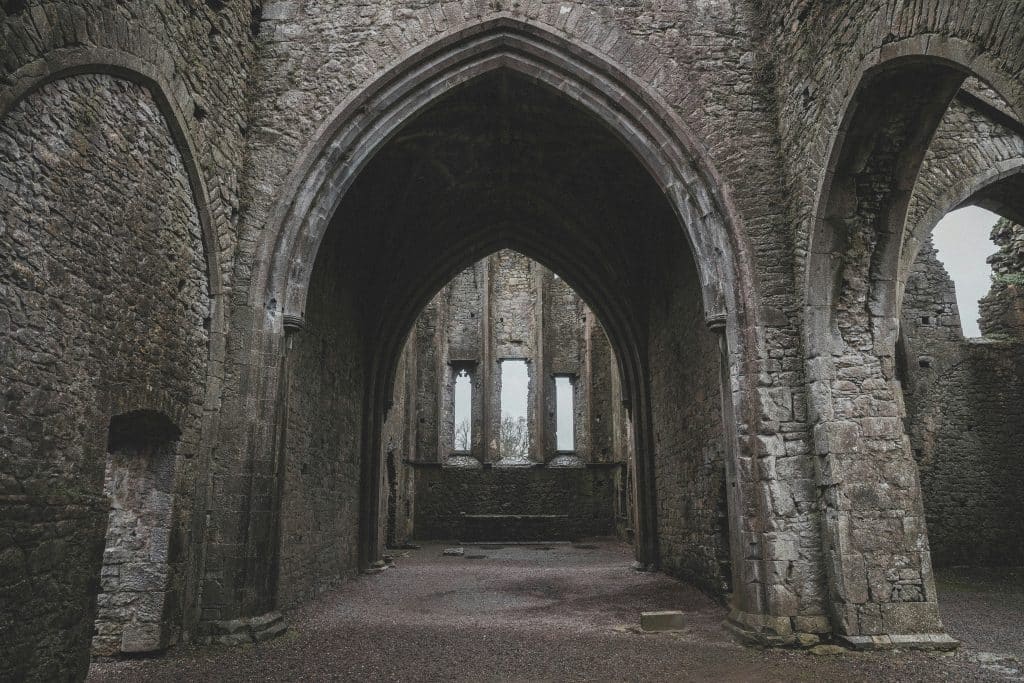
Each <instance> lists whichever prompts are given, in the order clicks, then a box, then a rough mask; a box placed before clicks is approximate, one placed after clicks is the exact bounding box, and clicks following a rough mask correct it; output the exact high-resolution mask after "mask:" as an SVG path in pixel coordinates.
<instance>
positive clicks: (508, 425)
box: [498, 360, 530, 463]
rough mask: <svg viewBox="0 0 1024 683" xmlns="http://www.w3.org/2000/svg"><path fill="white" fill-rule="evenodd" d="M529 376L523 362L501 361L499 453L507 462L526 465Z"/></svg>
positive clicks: (528, 443)
mask: <svg viewBox="0 0 1024 683" xmlns="http://www.w3.org/2000/svg"><path fill="white" fill-rule="evenodd" d="M529 392H530V374H529V371H528V369H527V367H526V361H525V360H503V361H501V429H500V432H499V443H498V450H499V454H500V455H501V458H502V460H504V461H506V462H518V463H526V462H528V461H529V453H530V429H529V425H528V423H527V403H528V396H529Z"/></svg>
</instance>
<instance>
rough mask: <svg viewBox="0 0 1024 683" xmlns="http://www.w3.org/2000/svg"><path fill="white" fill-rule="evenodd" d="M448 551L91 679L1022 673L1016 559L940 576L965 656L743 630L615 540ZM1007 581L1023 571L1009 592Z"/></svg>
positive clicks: (401, 558) (993, 676)
mask: <svg viewBox="0 0 1024 683" xmlns="http://www.w3.org/2000/svg"><path fill="white" fill-rule="evenodd" d="M442 549H443V546H440V545H425V546H424V547H423V548H422V549H420V550H415V551H407V552H405V553H397V557H396V563H395V567H394V568H392V569H389V570H387V571H385V572H384V573H382V574H378V575H373V576H363V577H360V578H359V579H358V580H355V581H352V582H350V583H348V584H346V585H344V586H343V587H342V588H340V589H338V590H336V591H333V592H330V593H327V594H325V595H323V596H322V597H321V598H320V599H318V600H316V601H314V603H313V604H311V605H309V606H307V607H305V608H303V609H301V610H298V611H296V612H293V613H291V614H289V615H288V621H289V624H290V625H291V628H290V630H289V632H288V633H287V634H286V635H284V636H283V637H281V638H279V639H277V640H275V641H272V642H269V643H263V644H260V645H254V646H248V647H241V648H234V649H222V648H215V647H205V648H192V647H178V648H174V649H172V650H171V651H169V652H168V653H167V654H166V655H165V656H163V657H161V658H158V659H135V660H124V661H108V662H100V663H96V664H94V665H93V667H92V669H91V670H90V677H89V680H91V681H115V680H116V681H146V682H147V683H155V682H157V681H182V680H191V681H264V680H273V681H319V680H370V681H376V680H403V681H439V680H466V681H496V680H551V681H553V680H601V681H607V680H621V681H706V680H718V681H815V682H822V681H838V680H842V681H950V680H964V681H968V680H970V681H976V680H1024V675H1022V671H1021V666H1020V664H1019V662H1018V661H1017V660H1016V659H1013V658H1010V657H1009V655H1014V654H1015V655H1016V656H1017V657H1019V658H1021V659H1024V652H1022V651H1021V650H1022V642H1024V637H1022V628H1024V624H1022V622H1024V602H1022V601H1024V588H1022V586H1021V585H1020V581H1019V579H1020V577H1021V572H1020V571H1017V572H1016V573H1013V572H1002V573H998V572H989V573H987V574H985V575H984V576H983V577H980V578H983V579H984V581H979V576H978V575H974V574H971V573H970V572H966V571H960V572H959V573H956V574H955V575H954V574H952V573H951V574H950V578H949V579H948V580H946V581H944V582H943V583H942V585H941V587H940V591H941V595H942V598H943V605H944V607H943V614H944V618H945V619H946V620H947V623H948V626H949V631H950V633H952V634H953V635H954V636H956V637H960V638H962V639H963V640H964V643H965V645H964V647H963V648H961V650H960V651H958V652H956V653H954V654H939V653H928V652H888V653H846V654H840V655H814V654H810V653H808V652H803V651H793V650H756V649H751V648H746V647H742V646H740V645H738V644H736V643H734V642H732V641H731V640H730V639H729V638H728V636H726V634H725V632H724V631H723V630H722V628H721V627H720V623H721V621H722V619H723V617H724V616H725V612H724V610H723V608H722V607H721V606H719V605H717V604H715V603H714V602H713V601H711V600H709V599H708V598H707V597H706V596H704V595H703V594H701V593H700V592H699V591H697V590H695V589H694V588H692V587H690V586H687V585H686V584H682V583H679V582H677V581H674V580H673V579H671V578H668V577H666V576H664V575H661V574H645V573H638V572H634V571H632V570H631V569H630V568H629V564H630V560H631V558H630V556H629V550H628V549H627V548H626V547H624V546H622V545H619V544H615V543H609V542H600V543H593V544H585V545H580V546H571V545H567V544H566V545H562V544H554V545H549V546H504V547H499V546H486V547H479V546H467V547H466V555H465V556H463V557H442V555H441V552H442ZM1007 581H1011V582H1016V584H1012V585H1011V587H1010V589H1009V590H1007V583H1006V582H1007ZM1014 591H1015V592H1014ZM1008 595H1009V597H1008ZM654 609H681V610H684V611H685V612H686V615H687V622H688V624H689V626H688V628H687V629H686V630H685V631H682V632H679V633H673V634H642V633H638V632H636V630H635V627H636V625H637V622H638V619H639V612H640V611H644V610H654Z"/></svg>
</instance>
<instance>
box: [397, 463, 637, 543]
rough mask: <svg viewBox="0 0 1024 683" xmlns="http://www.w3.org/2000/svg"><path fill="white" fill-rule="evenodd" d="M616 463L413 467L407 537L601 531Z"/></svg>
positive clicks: (607, 525) (609, 515)
mask: <svg viewBox="0 0 1024 683" xmlns="http://www.w3.org/2000/svg"><path fill="white" fill-rule="evenodd" d="M619 469H620V468H618V467H614V466H604V467H594V468H590V467H588V468H572V469H560V470H559V469H552V468H544V467H530V468H519V467H516V468H498V467H494V468H486V469H475V470H467V469H447V468H445V469H442V468H439V467H416V468H415V470H416V475H415V477H416V517H415V526H414V537H415V538H417V539H426V540H435V539H445V540H464V541H488V540H494V541H571V540H577V539H581V538H586V537H590V536H609V535H611V534H612V532H613V530H614V517H613V514H614V507H613V500H614V495H615V478H616V476H617V474H618V471H619Z"/></svg>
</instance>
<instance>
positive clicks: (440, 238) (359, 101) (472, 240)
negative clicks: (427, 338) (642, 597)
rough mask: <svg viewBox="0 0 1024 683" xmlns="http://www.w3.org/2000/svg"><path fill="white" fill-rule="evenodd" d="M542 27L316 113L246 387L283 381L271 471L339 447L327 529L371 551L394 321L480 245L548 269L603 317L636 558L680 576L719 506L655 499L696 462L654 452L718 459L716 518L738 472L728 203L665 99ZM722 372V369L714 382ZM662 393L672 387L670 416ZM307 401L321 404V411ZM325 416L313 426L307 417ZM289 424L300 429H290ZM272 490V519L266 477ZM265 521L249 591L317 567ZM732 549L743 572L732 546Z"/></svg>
mask: <svg viewBox="0 0 1024 683" xmlns="http://www.w3.org/2000/svg"><path fill="white" fill-rule="evenodd" d="M460 41H461V42H460ZM553 42H554V40H553V37H550V36H546V35H544V36H541V35H537V34H536V33H535V31H534V29H532V28H531V27H527V26H518V25H515V24H514V22H505V21H503V20H502V21H498V22H492V23H491V24H490V25H488V26H487V30H479V34H478V32H477V31H473V32H468V33H467V35H463V36H457V37H449V39H446V40H445V41H444V42H442V43H439V44H437V45H435V46H432V47H431V48H430V49H428V50H426V51H424V53H423V54H421V55H417V58H416V61H415V62H414V63H410V64H405V65H403V69H399V70H398V73H395V74H389V75H388V77H387V78H383V79H381V81H380V82H378V83H375V84H374V86H373V87H371V88H370V89H368V91H367V92H366V93H363V94H361V95H360V97H358V98H356V100H355V101H354V102H352V103H350V104H348V105H347V106H346V107H343V111H341V112H340V113H339V116H338V118H337V119H336V120H335V121H334V122H332V123H331V124H330V125H329V126H327V127H325V129H324V139H323V142H322V143H321V144H319V145H318V146H317V148H316V150H315V151H314V152H313V153H311V155H310V158H309V159H308V161H307V163H306V164H305V167H304V168H303V170H302V172H301V173H299V174H298V175H297V179H296V181H295V194H294V195H293V201H290V202H288V203H286V204H282V205H281V207H282V208H281V211H280V212H279V213H278V215H277V216H276V217H275V221H276V222H277V223H278V225H279V228H278V230H277V232H276V233H275V234H276V236H277V237H276V243H275V244H270V243H268V244H267V246H266V249H267V252H268V253H267V258H266V261H265V262H264V265H265V270H264V271H263V272H262V273H257V275H258V276H265V278H266V279H265V280H263V282H265V285H264V288H263V289H262V290H260V294H258V295H257V296H262V297H264V299H263V300H264V302H265V308H264V310H265V311H266V313H265V318H264V320H263V323H262V324H264V325H266V328H267V329H266V332H265V333H263V334H265V335H266V336H265V339H266V340H267V341H266V343H267V345H268V348H270V349H274V348H281V347H280V342H279V341H278V340H279V339H280V337H279V336H278V335H280V334H281V331H282V330H292V331H294V332H295V333H294V334H293V335H290V336H289V341H288V342H287V344H286V346H287V347H288V352H287V353H288V358H287V360H286V361H285V362H284V364H283V366H282V370H281V374H280V375H279V376H278V377H276V378H270V381H269V382H268V385H267V389H266V390H265V391H267V392H268V393H269V392H270V391H273V392H274V393H275V394H276V395H277V396H279V397H280V396H286V397H287V401H288V404H287V407H286V408H285V409H284V412H283V414H284V415H287V416H288V417H287V420H286V421H283V422H282V421H281V420H279V421H278V425H279V433H278V437H277V438H275V442H276V443H278V444H281V446H280V447H279V448H278V455H277V457H279V458H281V459H282V460H280V461H279V464H278V466H277V468H276V469H277V471H279V472H287V471H288V470H289V468H293V469H294V468H295V467H298V469H299V472H300V473H301V472H302V465H296V464H295V463H289V462H287V459H288V458H289V453H293V452H296V450H307V451H308V446H309V444H311V443H314V442H316V441H317V440H321V442H325V443H330V444H334V445H332V446H331V447H330V448H332V449H334V450H335V451H340V452H341V453H342V454H344V457H343V458H342V459H341V460H340V461H335V464H334V465H331V466H330V467H343V468H344V469H345V472H346V476H347V477H348V478H349V479H350V480H352V479H358V480H360V481H362V482H363V486H362V488H361V490H360V491H359V492H358V493H351V494H349V495H347V496H342V497H337V496H335V498H334V500H336V501H340V500H343V501H344V502H343V505H344V506H346V509H345V510H338V509H332V512H331V514H332V515H333V516H334V517H336V518H345V519H348V520H352V519H353V514H352V513H353V510H352V506H354V505H355V504H356V501H358V506H359V514H358V518H359V520H360V524H359V528H357V529H356V528H349V529H348V530H347V531H345V532H344V533H343V534H341V535H342V536H344V538H345V541H343V542H341V543H343V544H345V545H346V547H350V546H348V543H350V542H354V541H355V540H356V539H357V538H358V543H359V546H360V553H359V558H358V560H359V563H360V564H362V565H363V566H366V565H369V564H371V563H373V562H374V561H376V559H377V558H378V557H379V554H380V548H379V540H378V539H379V536H380V535H379V533H378V527H379V523H380V520H379V517H380V509H381V505H380V488H379V486H378V483H379V481H380V479H381V469H380V468H381V463H380V458H379V454H380V452H381V451H380V446H381V444H380V434H381V425H382V423H383V420H384V415H385V414H386V412H387V408H388V405H389V404H390V400H391V397H390V396H389V394H390V388H391V386H392V383H393V378H394V373H395V370H396V364H397V359H398V357H399V355H400V353H399V352H400V351H401V347H402V344H403V342H404V339H405V337H406V334H407V332H408V330H409V328H410V326H411V324H412V321H413V320H414V319H415V316H416V315H418V313H419V311H420V310H421V309H422V307H423V306H424V305H425V303H426V302H427V301H428V300H429V299H430V297H431V296H433V294H434V293H435V292H436V291H437V290H438V289H439V288H440V287H441V286H442V285H443V284H444V283H445V282H446V281H447V280H449V279H450V278H451V277H452V276H454V275H455V274H456V273H457V272H458V271H459V270H461V269H462V268H465V267H466V266H467V265H469V264H470V263H472V262H473V261H475V260H477V259H479V258H481V257H483V256H485V255H486V254H488V253H490V252H493V251H495V250H496V249H500V248H511V249H515V250H517V251H519V252H521V253H523V254H525V255H527V256H529V257H531V258H534V259H536V260H537V261H539V262H541V263H542V264H544V265H546V266H548V267H550V268H552V269H553V270H555V271H557V272H559V273H560V274H562V275H563V276H564V277H565V280H566V282H568V283H569V284H570V285H571V286H572V287H573V288H574V289H576V291H578V292H579V293H580V295H581V296H583V297H584V298H585V299H586V300H587V301H588V302H589V303H590V304H591V305H592V307H593V308H594V310H595V312H597V314H598V315H599V316H600V317H601V319H602V321H603V322H604V323H605V326H606V330H607V331H608V336H609V339H610V340H611V343H612V345H613V346H614V348H615V350H616V354H617V357H618V359H619V364H620V367H619V371H620V374H621V377H622V381H623V393H624V396H625V397H626V401H627V403H628V406H629V410H630V412H631V414H632V417H633V424H634V425H635V431H634V432H633V436H634V439H635V448H636V452H637V454H638V457H637V463H638V464H637V473H636V479H635V484H634V493H635V498H636V501H637V506H638V510H639V514H638V522H637V525H636V526H637V529H636V538H637V545H636V553H637V560H638V563H639V564H640V565H642V566H645V567H656V566H663V567H667V568H669V569H671V570H672V571H674V572H676V573H679V574H682V575H688V576H694V577H697V576H700V575H706V574H709V572H720V571H721V568H722V563H721V562H720V559H718V558H708V557H705V556H702V550H701V548H706V547H708V546H709V544H707V543H705V542H704V540H703V539H701V538H700V532H699V528H700V527H701V525H702V524H703V523H704V522H703V521H702V520H707V519H708V518H710V517H718V516H720V514H721V510H720V507H716V506H715V505H714V504H704V503H703V502H698V503H693V504H690V505H689V507H687V505H686V504H684V503H682V502H681V501H679V500H673V496H674V495H676V493H679V492H680V491H682V492H683V493H682V494H681V495H686V491H687V487H688V486H691V483H692V482H695V481H700V476H696V477H694V476H687V475H683V474H677V475H676V476H674V477H673V476H665V477H663V478H662V481H663V482H673V483H675V484H679V485H680V486H675V487H673V486H666V488H665V491H664V492H661V491H660V490H659V488H658V484H657V483H656V481H655V479H656V473H655V470H656V469H658V468H659V467H660V468H661V471H662V472H668V471H669V469H671V466H670V465H669V464H668V463H670V462H681V461H684V460H686V459H687V458H696V459H698V460H703V461H706V462H714V461H717V462H719V463H720V464H721V467H722V469H723V470H725V474H723V475H722V476H721V477H720V481H716V483H715V484H714V486H713V488H714V489H715V491H714V494H713V497H716V498H717V497H719V496H721V495H723V491H722V489H724V490H725V494H724V495H726V496H727V498H728V499H729V505H728V507H729V509H730V510H731V511H733V512H732V514H730V515H729V518H730V524H731V525H733V527H734V529H733V530H734V531H735V526H736V525H737V524H739V521H738V520H739V516H740V515H741V514H743V513H740V512H738V511H740V510H742V509H744V506H743V504H742V499H743V497H744V496H748V495H751V486H752V482H745V481H740V478H739V475H737V468H736V466H735V462H734V461H735V458H736V457H737V450H738V445H737V440H736V433H737V430H736V427H735V419H736V418H735V417H734V416H735V415H736V414H737V411H736V410H735V409H734V404H735V403H737V402H742V401H745V400H747V399H746V398H745V394H746V380H745V379H744V377H743V372H742V368H743V364H742V362H741V359H742V358H743V354H744V353H746V348H747V342H748V339H747V337H746V334H745V333H741V332H740V330H744V329H747V328H746V327H745V326H740V325H738V322H737V321H738V320H739V319H740V317H741V316H742V315H744V312H745V311H747V310H748V308H747V305H746V301H747V298H748V297H749V296H750V288H749V283H748V280H746V279H745V278H744V277H742V276H739V275H736V271H737V270H740V269H742V267H743V264H742V261H741V260H740V259H739V257H738V256H737V254H738V253H739V254H741V253H742V252H741V251H738V248H737V244H736V243H735V242H734V241H733V238H732V237H731V235H732V233H731V232H730V227H729V222H728V221H727V219H726V218H725V216H726V215H727V214H725V213H723V212H724V209H723V208H722V207H724V206H727V202H726V201H725V200H724V199H723V198H722V196H721V192H720V189H719V188H718V187H717V186H716V185H715V184H714V180H713V178H714V176H713V173H712V172H711V171H710V170H709V169H708V168H707V167H706V166H704V165H703V164H702V162H701V161H700V151H699V147H698V146H695V145H693V143H692V142H685V141H683V142H681V141H680V140H679V138H678V135H679V134H680V131H682V130H684V129H683V127H682V125H681V124H679V123H678V122H677V121H672V122H671V124H672V126H671V128H670V129H666V128H665V126H664V125H663V124H664V122H663V120H661V119H659V118H658V116H659V114H662V115H664V116H668V115H667V114H663V110H661V109H659V108H658V107H657V106H656V103H655V102H647V101H645V100H644V99H643V97H645V94H644V92H643V91H642V90H639V92H632V91H629V90H626V89H624V87H623V86H624V84H623V82H622V80H621V79H623V78H624V77H623V76H622V74H617V73H612V74H607V73H595V71H594V70H593V68H592V67H591V68H590V69H586V68H584V67H582V66H580V65H579V64H573V63H572V61H571V59H572V56H570V55H567V54H564V53H561V52H559V51H558V50H556V49H555V47H556V46H555V45H553ZM410 62H413V60H410ZM417 64H418V65H419V66H417ZM577 79H579V80H577ZM615 79H620V80H615ZM595 83H600V84H601V85H602V86H603V87H604V88H605V89H604V91H599V90H595V89H594V88H593V85H594V84H595ZM668 130H674V131H675V132H674V133H669V132H668ZM695 158H696V159H697V160H696V161H694V159H695ZM257 280H259V277H258V278H257ZM300 330H301V331H300ZM328 352H329V353H328ZM327 359H330V360H327ZM335 361H337V363H338V364H337V365H332V366H328V365H327V364H329V363H334V362H335ZM298 378H301V379H298ZM321 378H326V384H324V383H321V382H320V381H319V379H321ZM723 380H724V381H725V382H726V386H729V387H730V389H733V388H734V387H736V386H737V385H738V387H739V389H738V390H730V391H727V392H725V393H726V395H725V397H724V400H723V393H722V392H721V388H720V387H721V385H722V384H721V383H722V382H723ZM282 386H285V387H287V388H286V389H284V390H282V389H281V387H282ZM300 386H302V387H305V389H303V391H302V392H299V393H297V392H296V387H300ZM325 396H330V398H329V399H328V400H327V402H326V403H325V401H324V397H325ZM325 405H330V406H331V407H330V409H329V410H328V411H327V412H326V413H323V412H318V411H319V410H320V408H322V407H323V406H325ZM680 405H685V406H688V408H687V411H686V413H685V419H683V418H681V416H680V414H679V412H678V410H677V407H678V406H680ZM328 414H329V415H331V416H334V417H336V418H337V419H335V420H334V421H333V422H325V421H324V420H323V419H321V418H323V417H325V416H326V415H328ZM311 415H316V417H315V418H313V419H311V417H310V416H311ZM300 425H302V426H300ZM325 426H326V427H327V429H328V431H329V432H330V433H331V434H332V436H329V437H326V438H324V437H323V433H324V429H323V428H324V427H325ZM282 433H284V434H286V435H287V436H282V435H281V434H282ZM289 439H291V440H292V443H296V441H295V440H296V439H297V440H300V441H301V443H302V445H301V446H299V448H298V449H296V448H290V447H288V446H287V444H288V443H289ZM695 454H696V455H695ZM659 458H660V459H661V460H662V461H663V462H662V463H661V464H660V465H659V464H658V463H659ZM339 463H341V464H339ZM311 468H312V466H311V464H309V463H307V464H306V467H305V471H306V473H307V474H308V473H310V472H311ZM692 469H693V472H695V473H697V474H698V475H699V474H700V468H699V467H695V468H692ZM356 472H358V475H357V474H356ZM315 478H316V477H312V478H311V479H315ZM322 480H326V479H322ZM367 482H372V483H371V484H369V485H368V484H367ZM726 482H728V483H726ZM704 483H706V482H704ZM284 486H285V487H286V488H287V484H285V485H284ZM300 489H301V490H303V491H306V492H307V493H308V492H309V491H310V489H309V488H308V487H296V488H295V489H294V490H296V491H298V490H300ZM313 495H314V496H315V495H317V494H313ZM280 496H281V497H280V501H281V505H282V508H281V512H280V516H279V519H280V520H281V521H283V522H284V524H285V527H287V520H288V518H289V517H290V516H291V513H289V512H288V507H289V505H290V503H288V502H287V501H288V492H287V490H285V491H282V492H281V493H280ZM659 496H661V497H660V498H659ZM709 496H711V494H709ZM667 501H671V502H667ZM295 504H296V505H298V507H300V508H302V509H309V508H310V506H313V507H315V506H316V505H317V503H316V501H314V500H307V501H305V502H301V501H299V502H297V503H295ZM751 504H754V505H756V503H753V502H752V503H751ZM662 509H664V510H665V512H664V513H661V510H662ZM666 520H673V521H672V522H671V523H666ZM285 527H280V526H279V527H278V528H279V529H284V528H285ZM281 533H282V538H281V544H280V548H281V553H282V560H283V562H282V563H281V564H280V565H279V566H280V567H281V568H282V569H281V573H280V575H278V576H276V577H274V578H273V579H271V583H272V584H274V585H273V586H271V585H269V584H268V588H271V590H268V591H267V593H268V594H272V593H273V592H274V590H273V589H275V588H276V589H280V587H281V586H284V585H287V584H289V583H291V582H292V581H293V579H296V580H298V578H299V577H301V576H306V577H308V575H309V573H310V572H313V573H314V574H315V573H317V571H318V570H316V569H315V568H312V567H310V566H309V565H308V564H306V565H305V566H303V563H302V562H299V563H297V564H295V565H294V566H295V567H296V570H295V571H294V572H293V573H292V574H291V576H290V577H289V570H288V569H287V567H288V566H289V560H288V558H287V557H286V556H287V555H288V554H289V553H291V557H293V558H298V557H299V556H300V555H301V556H303V557H306V558H308V557H310V555H309V553H303V552H302V551H301V550H298V549H295V550H289V541H288V539H286V538H284V533H285V531H284V530H282V531H281ZM288 533H291V534H292V537H293V538H294V539H295V540H296V541H298V538H299V537H300V536H301V537H302V538H305V537H306V535H305V533H292V532H288ZM730 537H731V538H734V539H735V538H738V536H737V535H736V534H730ZM302 542H304V541H302ZM731 554H732V557H733V559H735V558H737V557H738V555H739V553H738V551H737V550H736V549H735V548H733V549H732V553H731ZM335 557H337V556H335ZM304 561H305V560H304ZM304 561H303V562H304ZM331 561H332V562H333V561H334V560H331ZM345 561H346V562H348V563H349V564H350V565H351V566H355V564H356V558H353V557H348V558H346V560H345ZM732 567H733V573H735V572H744V571H747V570H748V569H749V570H750V571H754V570H753V569H750V567H749V563H748V564H747V565H744V564H743V563H740V562H733V563H732ZM340 569H341V567H340V566H329V567H325V568H324V572H323V573H324V575H331V574H336V573H337V572H338V571H339V570H340ZM754 573H755V574H756V572H754ZM757 581H758V579H757V578H756V576H751V577H747V578H746V579H745V580H743V581H735V582H734V583H735V585H737V586H739V587H742V588H743V591H740V593H739V594H738V595H737V596H734V601H735V606H736V607H737V609H739V610H740V611H750V612H754V613H761V612H763V611H764V608H763V605H762V604H761V601H762V600H763V596H764V593H763V591H759V590H757V589H756V588H754V587H753V586H754V584H756V583H757ZM300 583H303V584H304V587H302V588H299V589H298V590H297V591H295V592H294V593H293V595H292V598H290V599H297V598H298V597H299V596H300V595H302V594H305V593H307V592H315V591H316V590H318V588H317V586H316V585H315V584H316V581H315V580H313V581H312V582H310V581H308V580H307V579H306V578H303V579H301V580H300ZM268 607H269V605H268ZM257 609H258V608H257Z"/></svg>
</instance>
